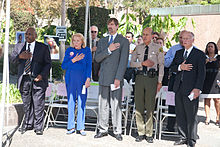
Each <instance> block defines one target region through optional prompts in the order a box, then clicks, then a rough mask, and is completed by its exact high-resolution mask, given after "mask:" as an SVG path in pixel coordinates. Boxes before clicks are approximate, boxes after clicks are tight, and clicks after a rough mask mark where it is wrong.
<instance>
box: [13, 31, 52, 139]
mask: <svg viewBox="0 0 220 147" xmlns="http://www.w3.org/2000/svg"><path fill="white" fill-rule="evenodd" d="M36 38H37V33H36V30H35V29H34V28H31V27H30V28H28V29H27V30H26V33H25V39H26V42H25V43H18V44H16V46H15V48H14V50H13V52H12V54H11V57H10V58H11V61H12V62H13V63H15V64H18V89H19V91H20V93H21V97H22V101H23V107H24V119H23V123H22V126H21V128H20V129H19V131H20V132H21V134H24V133H25V132H26V131H27V130H32V129H34V132H35V133H36V135H43V129H44V107H45V91H46V88H47V87H48V75H49V73H50V68H51V57H50V51H49V48H48V46H47V45H45V44H43V43H41V42H38V41H36Z"/></svg>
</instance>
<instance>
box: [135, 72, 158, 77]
mask: <svg viewBox="0 0 220 147" xmlns="http://www.w3.org/2000/svg"><path fill="white" fill-rule="evenodd" d="M137 75H143V76H149V77H151V78H154V77H155V76H158V71H155V70H154V71H152V70H148V71H143V70H138V71H137Z"/></svg>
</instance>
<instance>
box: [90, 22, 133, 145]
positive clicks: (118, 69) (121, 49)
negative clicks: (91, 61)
mask: <svg viewBox="0 0 220 147" xmlns="http://www.w3.org/2000/svg"><path fill="white" fill-rule="evenodd" d="M107 27H108V31H109V35H108V36H107V37H105V38H102V39H100V40H99V43H98V46H97V51H96V55H95V60H96V61H97V62H99V63H101V68H100V76H99V116H98V124H97V125H98V126H97V127H98V130H99V132H97V134H96V135H95V136H94V138H101V137H104V136H107V135H108V126H109V123H108V120H109V108H110V106H111V114H112V115H111V116H112V125H113V133H114V137H115V138H116V139H117V140H118V141H122V140H123V138H122V136H121V133H122V124H121V121H122V110H121V101H122V87H123V82H124V74H125V70H126V67H127V64H128V55H129V42H128V40H127V39H126V38H124V37H123V36H122V35H120V34H118V33H117V31H118V27H119V22H118V20H117V19H116V18H110V19H109V20H108V22H107Z"/></svg>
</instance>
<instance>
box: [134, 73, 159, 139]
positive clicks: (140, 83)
mask: <svg viewBox="0 0 220 147" xmlns="http://www.w3.org/2000/svg"><path fill="white" fill-rule="evenodd" d="M157 81H158V76H155V77H154V78H149V77H148V76H144V75H137V76H136V80H135V106H136V123H137V128H138V134H139V135H146V136H148V137H150V136H152V135H153V113H154V106H155V96H156V92H157ZM145 110H146V111H145ZM145 115H146V116H145Z"/></svg>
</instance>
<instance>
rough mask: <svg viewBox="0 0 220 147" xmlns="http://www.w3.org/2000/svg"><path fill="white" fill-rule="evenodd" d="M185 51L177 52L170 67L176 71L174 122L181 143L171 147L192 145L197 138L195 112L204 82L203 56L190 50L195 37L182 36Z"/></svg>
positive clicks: (190, 35) (193, 48)
mask: <svg viewBox="0 0 220 147" xmlns="http://www.w3.org/2000/svg"><path fill="white" fill-rule="evenodd" d="M182 40H183V46H184V48H185V49H181V50H178V51H177V52H176V54H175V57H174V60H173V62H172V64H171V70H172V72H176V73H177V74H176V78H175V82H174V88H173V90H174V92H175V105H176V121H177V129H178V132H179V135H180V140H178V141H176V142H175V143H174V145H181V144H187V146H190V147H191V146H192V147H193V146H195V144H196V139H198V136H197V123H198V122H197V111H198V105H199V95H200V92H201V90H202V88H203V82H204V79H205V54H204V53H203V52H202V51H200V50H198V49H196V48H195V47H193V42H194V34H193V33H192V32H188V31H186V32H184V33H183V35H182Z"/></svg>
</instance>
